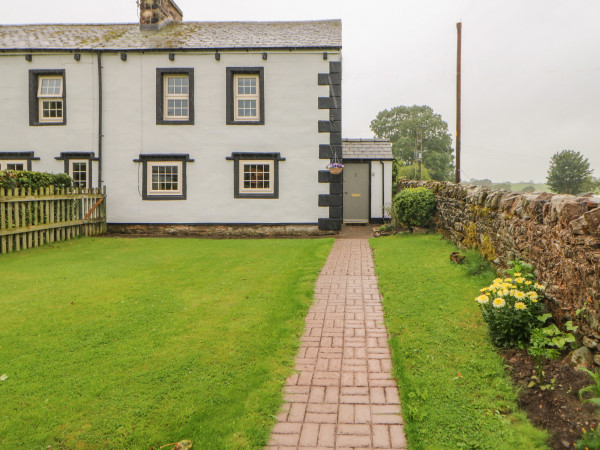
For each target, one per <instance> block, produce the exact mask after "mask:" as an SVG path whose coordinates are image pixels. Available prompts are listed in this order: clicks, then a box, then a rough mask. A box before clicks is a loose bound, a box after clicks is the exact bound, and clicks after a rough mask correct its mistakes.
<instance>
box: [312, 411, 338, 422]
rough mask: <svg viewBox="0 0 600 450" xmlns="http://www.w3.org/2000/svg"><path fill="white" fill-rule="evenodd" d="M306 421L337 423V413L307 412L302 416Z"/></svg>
mask: <svg viewBox="0 0 600 450" xmlns="http://www.w3.org/2000/svg"><path fill="white" fill-rule="evenodd" d="M304 421H305V422H307V423H337V414H335V413H331V414H326V413H309V412H307V413H306V415H305V416H304Z"/></svg>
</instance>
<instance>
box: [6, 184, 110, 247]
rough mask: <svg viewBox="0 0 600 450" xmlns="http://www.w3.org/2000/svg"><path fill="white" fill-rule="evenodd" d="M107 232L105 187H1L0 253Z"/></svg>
mask: <svg viewBox="0 0 600 450" xmlns="http://www.w3.org/2000/svg"><path fill="white" fill-rule="evenodd" d="M104 233H106V188H104V189H103V190H102V191H101V190H100V189H76V188H69V189H57V188H54V187H53V186H50V187H46V188H40V189H38V190H36V191H33V192H32V190H31V189H25V188H22V189H18V188H17V189H4V188H0V253H10V252H12V251H19V250H22V249H27V248H31V247H38V246H40V245H43V244H46V243H50V242H55V241H64V240H69V239H71V238H73V237H76V236H80V235H82V234H83V235H85V236H98V235H100V234H104Z"/></svg>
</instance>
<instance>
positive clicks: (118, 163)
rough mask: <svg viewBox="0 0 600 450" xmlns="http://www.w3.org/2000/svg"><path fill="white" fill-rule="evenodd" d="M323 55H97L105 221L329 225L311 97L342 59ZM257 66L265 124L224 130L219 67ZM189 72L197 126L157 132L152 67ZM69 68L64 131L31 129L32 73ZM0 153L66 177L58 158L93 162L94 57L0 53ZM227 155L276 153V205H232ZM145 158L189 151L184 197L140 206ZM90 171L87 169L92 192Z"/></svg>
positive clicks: (320, 114) (319, 116) (323, 116)
mask: <svg viewBox="0 0 600 450" xmlns="http://www.w3.org/2000/svg"><path fill="white" fill-rule="evenodd" d="M322 55H323V54H322V52H290V51H285V52H268V59H267V60H263V59H262V52H256V53H245V52H244V53H228V52H222V53H221V59H220V61H216V60H215V57H214V53H208V54H207V53H178V54H176V56H175V60H174V61H170V60H169V58H168V54H167V53H164V54H157V53H152V52H148V53H143V54H142V53H136V52H128V53H127V60H126V61H122V60H121V57H120V54H119V53H103V55H102V66H103V69H102V84H103V100H102V101H103V136H104V137H103V155H102V156H103V161H102V175H103V176H102V178H103V184H104V185H106V187H107V192H108V202H107V208H108V210H107V214H108V221H109V222H111V223H316V222H317V219H318V218H319V217H328V209H327V208H322V207H319V206H318V196H319V194H327V193H329V185H328V184H325V183H318V178H317V176H318V171H319V170H322V169H324V168H325V165H326V163H327V161H325V160H319V144H328V143H329V134H328V133H318V125H317V122H318V121H319V120H328V110H319V109H318V97H328V96H329V87H328V86H319V85H318V83H317V76H318V75H317V74H318V73H327V72H329V62H330V61H336V60H339V59H340V55H339V54H335V53H329V60H323V56H322ZM227 67H264V91H265V92H264V98H265V124H264V125H226V116H225V113H226V89H225V84H226V68H227ZM157 68H193V69H194V83H195V95H194V104H195V118H194V125H156V69H157ZM30 69H48V70H51V69H65V71H66V75H65V77H66V92H67V100H66V104H67V125H66V126H39V127H35V126H29V99H28V95H29V94H28V71H29V70H30ZM0 74H1V76H0V101H2V104H3V107H2V109H0V119H2V120H1V121H0V124H1V125H0V127H1V128H0V131H1V136H2V137H1V138H0V151H32V150H33V151H35V156H36V157H40V158H41V160H40V161H34V162H33V169H34V170H45V171H51V172H63V170H64V163H63V161H57V160H55V159H54V158H55V157H56V156H59V155H60V153H61V152H69V151H73V152H74V151H80V152H81V151H93V152H95V154H96V156H98V148H97V147H98V145H97V142H98V136H97V120H98V115H97V109H98V103H97V102H98V98H97V96H98V94H97V93H98V85H97V83H98V80H97V65H96V55H95V54H94V55H89V54H83V53H82V54H81V61H79V62H77V61H75V60H74V59H73V55H72V54H47V55H38V54H34V56H33V61H32V62H27V61H26V60H25V58H24V55H23V54H20V55H16V56H7V55H0ZM232 152H279V153H281V156H282V157H283V158H285V159H286V160H285V161H280V162H279V198H278V199H247V198H244V199H235V198H234V192H233V189H234V182H233V177H234V170H233V167H234V162H233V161H228V160H226V159H225V158H226V157H227V156H230V155H231V153H232ZM141 153H144V154H147V153H188V154H189V155H190V158H191V159H193V160H194V162H193V163H187V200H142V197H141V191H142V186H141V183H142V165H141V164H140V163H135V162H134V161H133V160H134V159H137V158H138V157H139V155H140V154H141ZM97 174H98V168H97V164H94V165H93V174H92V176H93V180H94V186H95V185H96V184H95V182H96V180H97Z"/></svg>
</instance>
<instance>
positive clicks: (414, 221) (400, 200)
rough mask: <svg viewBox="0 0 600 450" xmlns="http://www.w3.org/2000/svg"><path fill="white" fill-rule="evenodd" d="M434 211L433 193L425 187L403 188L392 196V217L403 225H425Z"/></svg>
mask: <svg viewBox="0 0 600 450" xmlns="http://www.w3.org/2000/svg"><path fill="white" fill-rule="evenodd" d="M434 213H435V194H434V193H433V192H432V191H430V190H429V189H427V188H425V187H418V188H407V189H403V190H402V191H400V192H399V193H398V194H397V195H396V196H395V197H394V202H393V204H392V214H393V218H394V220H395V221H396V222H397V223H399V224H401V225H404V226H405V227H409V228H412V227H426V226H428V225H430V224H431V222H432V221H433V216H434Z"/></svg>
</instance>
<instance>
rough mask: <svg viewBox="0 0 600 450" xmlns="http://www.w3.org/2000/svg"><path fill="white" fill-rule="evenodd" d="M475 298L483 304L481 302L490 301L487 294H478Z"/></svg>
mask: <svg viewBox="0 0 600 450" xmlns="http://www.w3.org/2000/svg"><path fill="white" fill-rule="evenodd" d="M475 300H477V302H478V303H479V304H480V305H483V304H485V303H487V302H489V301H490V299H489V298H488V296H487V295H480V296H479V297H477V298H476V299H475Z"/></svg>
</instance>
